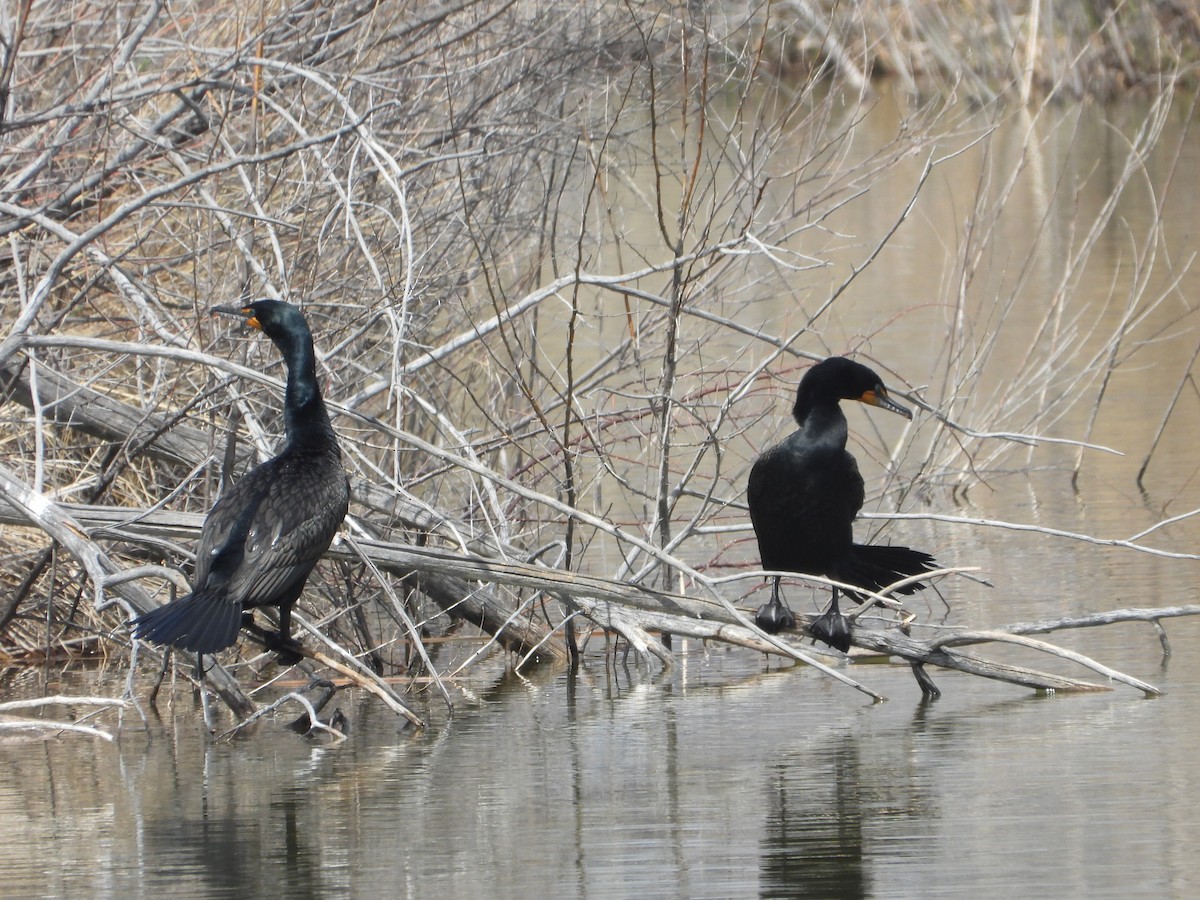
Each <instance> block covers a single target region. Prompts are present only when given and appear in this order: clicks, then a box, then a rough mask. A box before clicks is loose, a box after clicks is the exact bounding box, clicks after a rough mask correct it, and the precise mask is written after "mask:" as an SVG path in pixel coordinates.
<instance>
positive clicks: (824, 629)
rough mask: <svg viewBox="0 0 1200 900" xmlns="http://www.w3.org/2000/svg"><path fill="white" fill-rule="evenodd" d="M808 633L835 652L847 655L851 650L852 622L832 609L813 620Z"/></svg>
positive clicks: (834, 608) (835, 609)
mask: <svg viewBox="0 0 1200 900" xmlns="http://www.w3.org/2000/svg"><path fill="white" fill-rule="evenodd" d="M808 633H809V634H811V635H812V636H813V637H815V638H816V639H817V640H819V641H824V642H825V643H826V644H828V645H829V646H830V647H833V648H834V649H835V650H841V651H842V652H843V653H847V652H849V650H850V620H849V619H847V618H846V617H845V616H843V615H842V614H841V612H839V611H838V609H837V607H836V606H833V607H831V608H830V609H828V610H827V611H825V612H823V613H822V614H821V615H819V616H817V617H816V618H815V619H813V620H812V624H810V625H809V626H808Z"/></svg>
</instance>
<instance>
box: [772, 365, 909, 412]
mask: <svg viewBox="0 0 1200 900" xmlns="http://www.w3.org/2000/svg"><path fill="white" fill-rule="evenodd" d="M839 400H857V401H858V402H859V403H865V404H867V405H868V406H878V407H880V408H881V409H887V410H890V411H892V412H894V413H898V414H899V415H902V416H904V418H906V419H911V418H912V413H911V412H910V411H909V410H908V409H906V408H905V407H903V406H901V405H900V404H899V403H897V402H896V401H894V400H893V399H892V398H891V397H889V396H888V392H887V388H885V387H884V386H883V379H881V378H880V377H879V376H878V375H876V374H875V373H874V372H873V371H872V370H870V369H868V368H867V367H866V366H864V365H863V364H862V363H858V362H855V361H854V360H852V359H847V358H846V357H844V356H831V357H829V359H826V360H823V361H822V362H819V363H817V364H816V365H815V366H813V367H812V368H811V369H809V370H808V371H807V372H805V373H804V377H803V378H801V379H800V387H799V389H798V390H797V391H796V407H795V409H794V410H793V412H794V415H795V417H796V421H797V422H803V421H804V420H805V418H807V417H808V413H809V411H810V410H811V409H812V408H813V407H814V406H816V405H818V404H820V403H836V402H837V401H839Z"/></svg>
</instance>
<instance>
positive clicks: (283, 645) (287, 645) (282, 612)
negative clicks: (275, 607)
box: [264, 603, 304, 666]
mask: <svg viewBox="0 0 1200 900" xmlns="http://www.w3.org/2000/svg"><path fill="white" fill-rule="evenodd" d="M264 637H265V639H266V640H265V643H266V646H267V649H268V650H274V651H275V653H276V654H277V655H278V657H279V662H280V663H282V664H283V665H288V666H294V665H295V664H296V663H298V662H300V660H302V659H303V658H304V653H303V650H304V647H303V645H302V644H301V643H300V642H299V641H298V640H296V639H295V638H294V637H292V604H290V603H281V604H280V605H279V630H278V631H268V632H266V633H265V635H264Z"/></svg>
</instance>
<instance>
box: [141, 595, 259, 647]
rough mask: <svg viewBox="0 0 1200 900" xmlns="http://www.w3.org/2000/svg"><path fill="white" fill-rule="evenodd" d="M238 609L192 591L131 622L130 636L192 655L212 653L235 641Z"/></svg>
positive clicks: (219, 598)
mask: <svg viewBox="0 0 1200 900" xmlns="http://www.w3.org/2000/svg"><path fill="white" fill-rule="evenodd" d="M241 625H242V605H241V604H240V603H231V602H229V600H227V599H226V598H225V596H224V595H223V594H222V593H221V592H218V591H196V592H193V593H191V594H188V595H187V596H186V597H180V598H179V599H178V600H174V601H172V602H171V603H168V604H166V605H165V606H160V607H159V608H158V609H154V610H151V611H150V612H148V613H146V614H145V615H144V616H139V617H138V618H136V619H134V620H133V628H134V635H135V636H136V637H137V638H138V639H139V640H143V641H150V642H151V643H154V644H171V645H172V646H174V647H177V648H179V649H180V650H191V651H193V652H195V653H216V652H217V651H218V650H224V649H225V648H226V647H228V646H230V645H231V644H233V643H234V641H236V640H237V635H238V629H239V628H241Z"/></svg>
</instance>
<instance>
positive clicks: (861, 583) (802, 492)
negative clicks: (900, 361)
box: [747, 356, 937, 652]
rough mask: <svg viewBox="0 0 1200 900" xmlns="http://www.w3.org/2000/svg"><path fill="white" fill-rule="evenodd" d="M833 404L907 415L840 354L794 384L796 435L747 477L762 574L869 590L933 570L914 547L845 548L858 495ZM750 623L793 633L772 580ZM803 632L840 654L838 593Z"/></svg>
mask: <svg viewBox="0 0 1200 900" xmlns="http://www.w3.org/2000/svg"><path fill="white" fill-rule="evenodd" d="M841 400H857V401H859V402H861V403H866V404H868V405H870V406H878V407H880V408H882V409H887V410H891V411H892V412H894V413H899V414H900V415H902V416H904V417H905V418H907V419H911V418H912V413H911V412H909V411H908V410H907V409H905V408H904V407H903V406H901V405H900V404H898V403H896V402H894V401H893V400H892V399H891V398H890V397H888V393H887V389H886V388H885V387H884V386H883V382H882V380H881V379H880V378H879V376H878V375H876V374H875V373H874V372H873V371H871V370H870V369H869V368H867V367H866V366H864V365H862V364H861V363H857V362H854V361H853V360H849V359H846V358H845V357H841V356H834V357H830V358H829V359H826V360H824V361H823V362H820V363H817V365H815V366H813V367H812V368H811V369H809V370H808V371H807V372H806V373H805V374H804V377H803V378H801V379H800V387H799V389H798V390H797V392H796V405H795V407H794V408H793V410H792V415H793V416H794V417H795V419H796V422H797V424H798V425H799V426H800V429H799V430H798V431H795V432H793V433H792V434H791V435H790V436H789V437H788V438H786V439H785V440H783V441H782V442H780V443H779V444H776V445H775V446H774V447H772V448H770V449H769V450H767V451H766V452H765V453H763V454H762V455H761V456H759V458H758V459H757V460H755V462H754V466H753V468H752V469H751V470H750V484H749V489H748V492H747V494H748V500H749V503H750V520H751V522H752V523H753V524H754V533H755V535H756V536H757V538H758V549H759V555H760V556H761V558H762V566H763V568H764V569H769V570H775V571H784V572H797V573H801V574H806V575H823V576H825V577H827V578H831V579H833V580H834V581H841V582H844V583H845V584H852V585H856V586H858V587H861V588H863V589H865V590H869V591H874V592H876V593H878V592H880V591H882V590H883V589H884V588H885V587H887V586H888V585H890V584H893V583H894V582H896V581H899V580H901V579H903V578H908V577H909V576H913V575H920V574H921V573H922V572H927V571H930V570H931V569H935V568H937V564H936V563H935V562H934V559H933V557H932V556H930V555H929V554H928V553H922V552H921V551H920V550H912V549H909V548H908V547H892V546H886V545H876V544H856V543H854V539H853V532H852V530H851V523H852V522H853V521H854V518H855V516H857V515H858V511H859V510H860V509H862V505H863V499H864V496H865V495H864V491H863V479H862V475H860V474H859V472H858V464H857V463H856V462H855V461H854V457H853V456H851V455H850V454H849V453H848V452H847V451H846V437H847V425H846V416H845V414H843V412H842V409H841V406H840V405H839V401H841ZM923 587H925V584H924V583H923V582H920V581H917V582H912V583H911V584H906V585H904V586H903V587H899V588H896V589H894V590H893V591H892V593H896V594H911V593H913V592H915V591H918V590H920V589H921V588H923ZM846 593H847V594H848V595H850V596H851V597H852V598H854V599H856V600H858V601H859V602H862V599H864V598H863V597H862V595H860V594H857V593H855V592H853V591H846ZM755 622H756V623H757V624H758V627H759V628H761V629H762V630H763V631H766V632H768V633H770V634H775V633H777V632H778V631H780V630H782V629H784V628H794V627H795V625H796V619H795V617H794V616H793V615H792V612H791V610H789V609H788V607H787V605H786V604H785V603H784V602H783V600H782V599H781V598H780V596H779V576H775V578H774V581H773V584H772V588H771V599H770V601H769V602H768V603H765V604H763V605H762V606H761V607H759V609H758V611H757V612H756V613H755ZM808 630H809V633H811V634H812V635H813V636H814V637H816V638H818V639H820V640H822V641H824V642H825V643H827V644H829V645H830V646H831V647H836V648H837V649H839V650H841V651H843V652H845V651H847V650H849V649H850V623H849V621H848V620H847V619H846V617H845V616H843V615H842V613H841V611H840V610H839V609H838V588H836V587H835V588H833V600H832V602H831V603H830V605H829V609H828V610H826V612H825V613H823V614H822V615H820V616H818V617H817V618H816V619H815V620H813V622H812V624H810V625H809V629H808Z"/></svg>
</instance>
